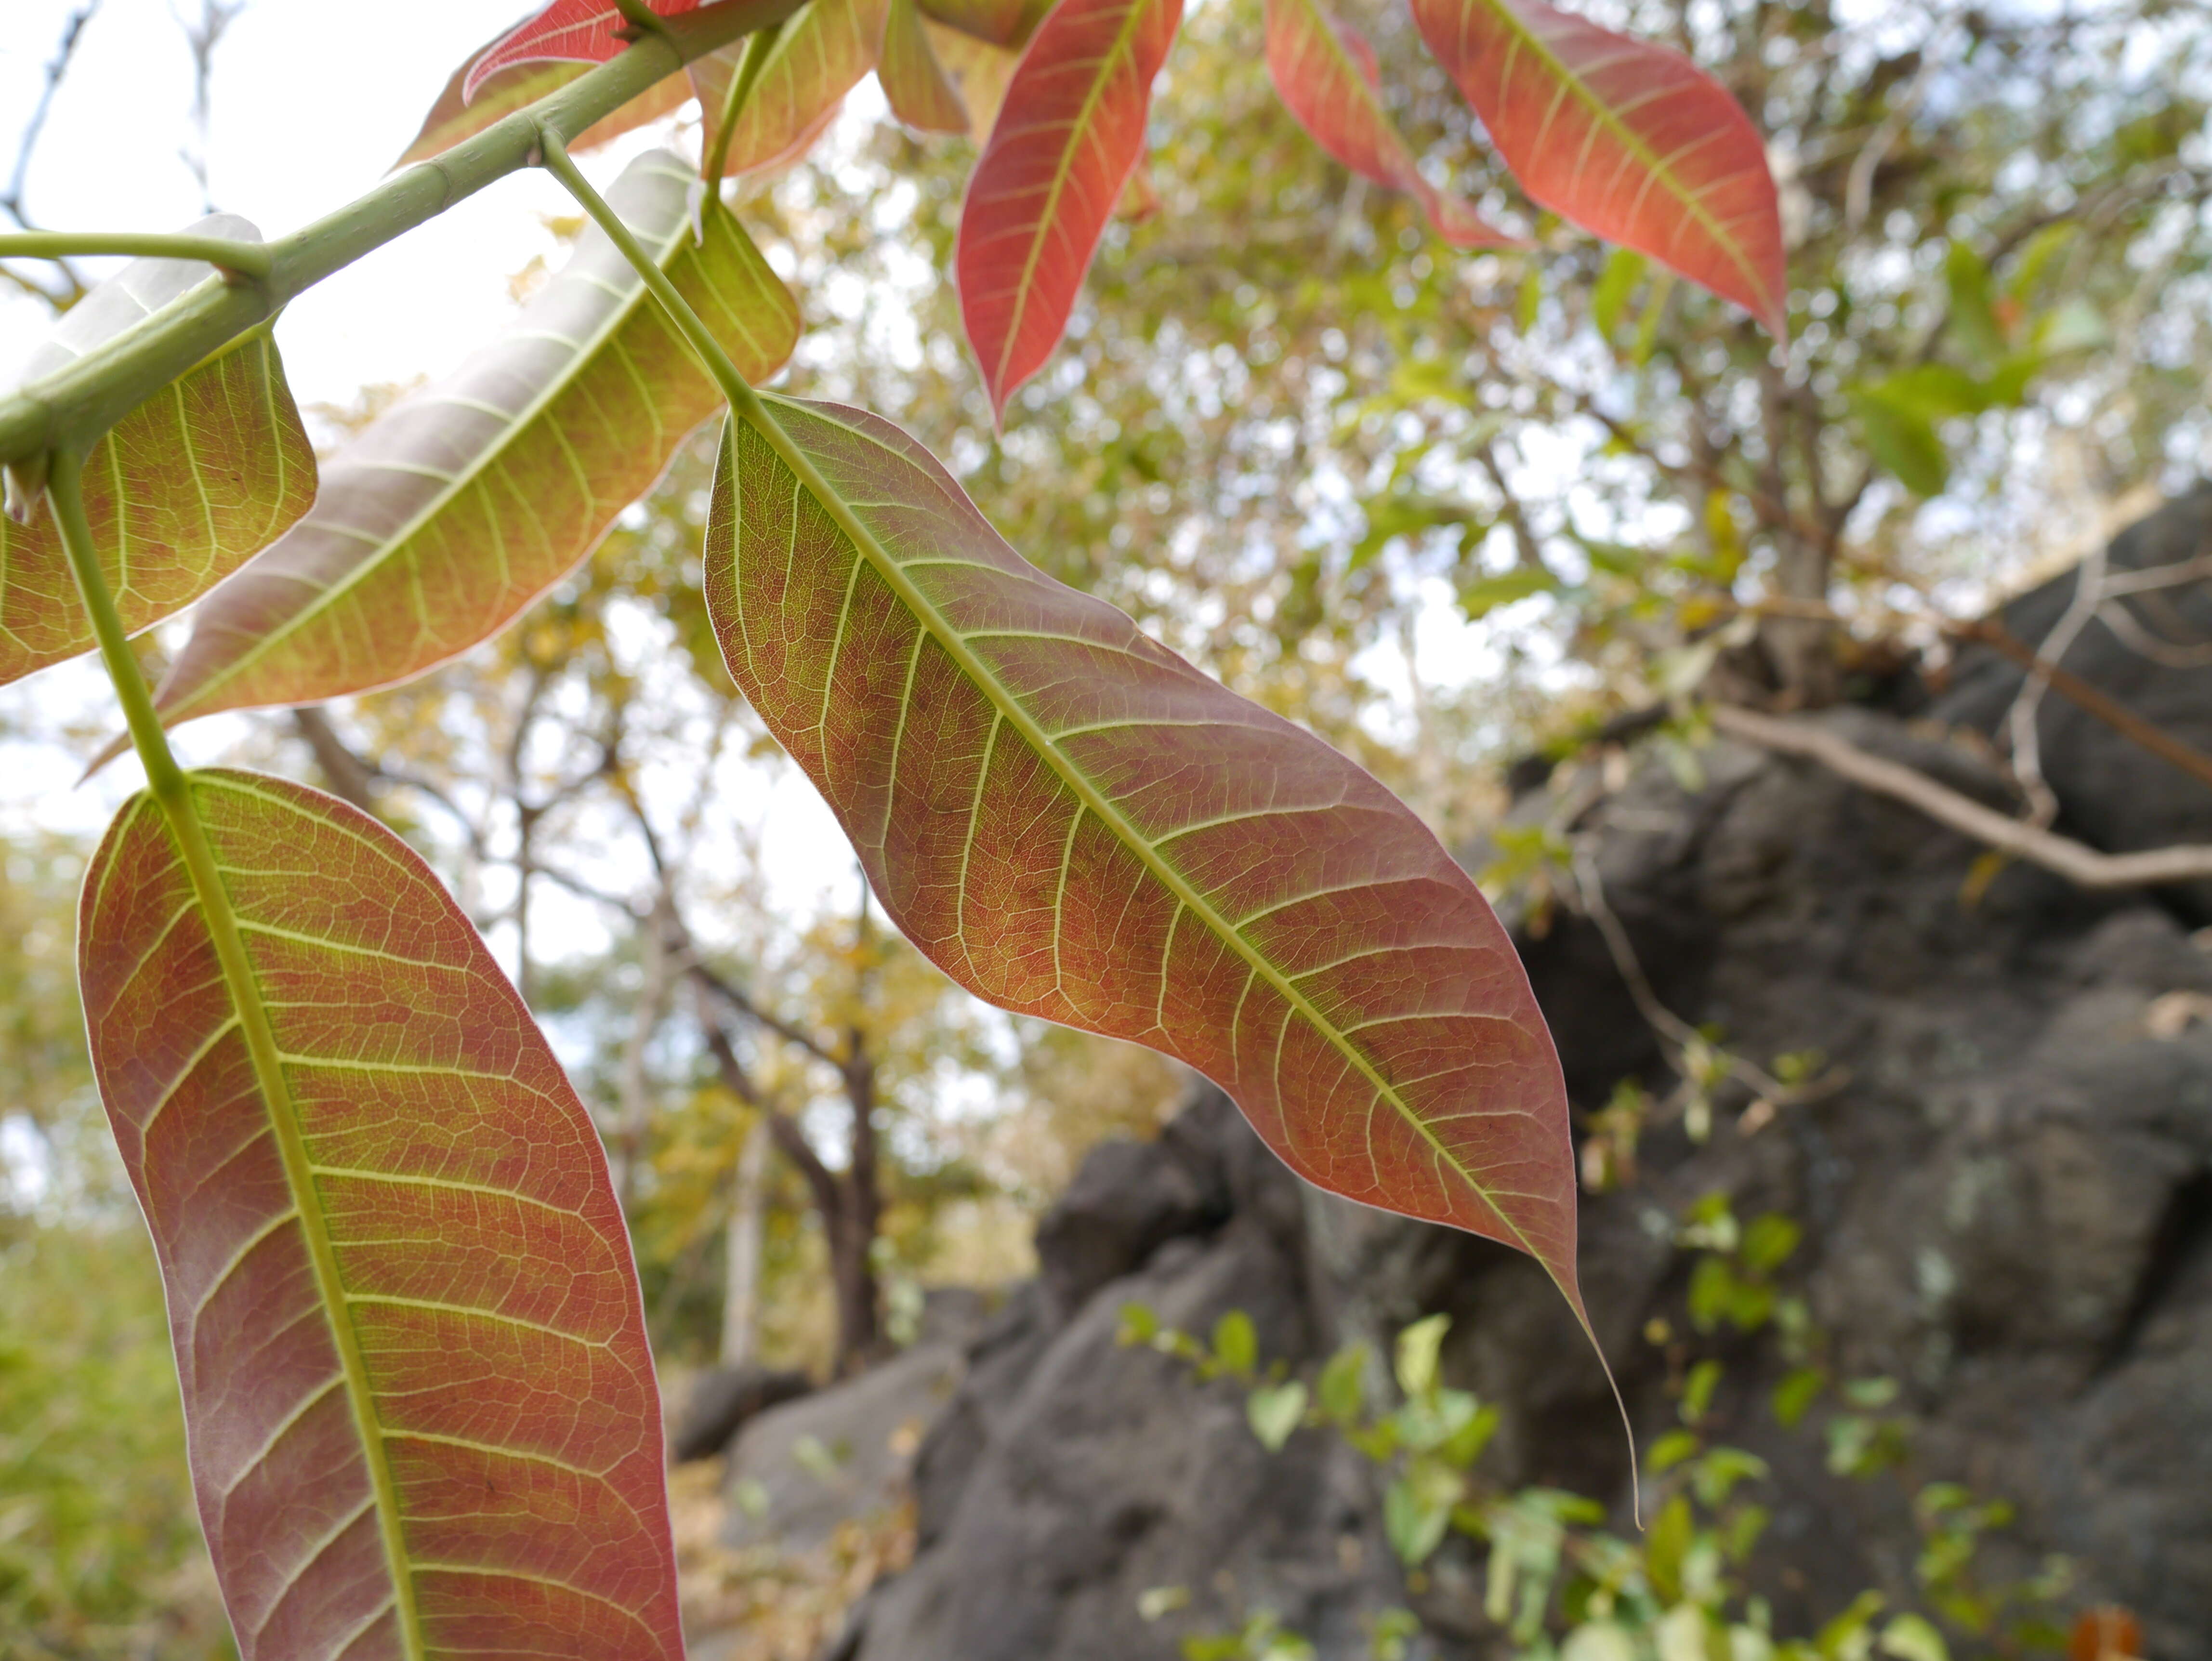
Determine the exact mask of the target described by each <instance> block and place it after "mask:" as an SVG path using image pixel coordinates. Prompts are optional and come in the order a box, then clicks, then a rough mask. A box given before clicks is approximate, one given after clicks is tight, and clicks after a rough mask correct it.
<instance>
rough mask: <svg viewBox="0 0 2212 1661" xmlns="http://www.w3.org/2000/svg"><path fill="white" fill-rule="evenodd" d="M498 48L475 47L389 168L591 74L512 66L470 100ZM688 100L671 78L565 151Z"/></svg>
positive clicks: (596, 142) (598, 141)
mask: <svg viewBox="0 0 2212 1661" xmlns="http://www.w3.org/2000/svg"><path fill="white" fill-rule="evenodd" d="M500 38H501V40H504V39H505V38H506V37H505V36H503V35H502V36H501V37H500ZM498 44H499V41H498V40H494V41H490V42H489V43H487V44H486V45H484V46H479V47H478V48H477V50H476V51H475V52H471V54H470V55H469V58H468V60H467V61H466V62H465V63H464V64H462V65H461V66H460V68H459V69H457V70H454V71H453V76H452V78H451V79H450V80H448V81H447V82H446V88H445V90H444V91H443V92H441V93H440V94H438V100H437V102H435V104H433V105H431V106H430V113H429V114H428V115H426V116H425V117H423V118H422V131H420V132H418V133H416V135H415V142H414V143H411V144H410V145H409V146H408V147H407V151H406V154H405V155H402V156H401V157H400V158H399V159H398V161H395V162H393V163H392V166H393V167H405V166H407V165H408V163H410V162H411V161H428V160H429V159H430V158H431V157H432V156H434V155H442V154H443V153H444V152H446V151H447V150H449V149H453V146H454V145H456V144H458V143H460V142H461V141H462V140H463V139H465V138H473V137H476V135H477V134H478V133H480V132H482V131H483V130H484V129H485V128H486V127H489V126H490V125H492V124H493V123H494V122H496V121H502V120H504V119H507V117H508V116H510V115H513V113H515V112H516V111H517V110H520V109H525V108H527V107H528V106H530V105H532V104H535V103H536V102H537V101H538V100H539V99H541V98H544V97H545V96H546V95H547V94H550V93H555V92H558V91H559V90H560V89H561V88H562V87H565V86H567V85H568V83H569V82H571V81H574V79H575V78H576V77H577V76H580V75H586V74H588V73H590V70H589V68H588V67H587V66H586V65H585V64H574V63H564V62H561V61H558V60H555V59H546V60H543V61H539V62H533V63H529V64H512V65H510V66H509V67H508V68H507V69H503V70H495V71H494V72H493V73H492V74H491V75H489V76H487V77H485V79H484V81H483V83H482V84H480V85H479V86H478V87H477V89H476V92H475V94H473V96H471V95H470V94H469V93H468V89H467V88H468V77H469V72H470V71H471V70H473V69H474V68H475V67H476V65H477V62H478V60H480V59H481V58H483V56H484V54H485V53H486V52H489V51H490V50H491V49H492V47H493V46H497V45H498ZM725 50H727V48H725ZM690 96H691V91H690V88H689V87H688V86H687V85H686V84H685V83H684V77H683V76H680V75H671V76H668V77H667V78H666V79H665V80H663V81H661V82H659V83H658V84H657V85H656V86H654V87H653V88H652V89H651V90H650V91H648V92H646V93H644V94H641V95H640V96H638V97H636V98H633V99H631V100H630V101H629V103H627V104H625V105H623V106H622V107H621V108H620V109H618V110H617V111H616V112H615V113H613V114H612V115H611V116H609V117H607V119H605V120H604V121H601V122H598V123H596V124H594V125H592V126H590V127H587V128H586V129H585V130H584V131H582V132H581V133H580V134H578V135H577V136H576V137H575V138H574V140H572V141H571V142H570V143H569V145H568V149H569V151H570V153H571V154H577V153H580V152H582V151H585V150H590V149H597V148H598V147H599V146H600V145H602V144H606V143H612V142H613V141H614V140H615V139H617V138H619V137H622V136H623V134H624V133H626V132H631V131H635V130H636V129H637V128H639V127H641V126H643V125H645V124H646V123H647V122H648V121H657V120H659V119H660V118H661V117H662V116H664V115H673V114H674V113H676V112H677V111H678V110H679V109H681V108H683V107H684V100H687V99H688V98H690Z"/></svg>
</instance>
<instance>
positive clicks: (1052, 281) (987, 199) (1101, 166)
mask: <svg viewBox="0 0 2212 1661" xmlns="http://www.w3.org/2000/svg"><path fill="white" fill-rule="evenodd" d="M1181 21H1182V0H1060V5H1059V6H1057V7H1055V8H1054V10H1053V12H1052V14H1051V15H1049V16H1048V17H1047V18H1046V19H1045V21H1044V24H1043V26H1042V27H1040V28H1039V29H1038V30H1037V32H1036V37H1035V38H1034V39H1033V40H1030V46H1029V50H1028V51H1027V52H1024V54H1023V56H1022V61H1021V64H1020V66H1019V67H1018V68H1017V69H1016V70H1014V78H1013V80H1012V82H1011V83H1010V84H1009V85H1008V86H1007V88H1006V102H1005V103H1004V104H1003V105H1001V106H1000V110H999V120H998V125H996V126H994V127H993V128H992V130H991V142H990V143H988V144H987V145H986V146H985V147H984V149H983V155H982V157H981V160H979V161H977V162H976V164H975V176H974V177H973V178H972V179H969V183H968V200H967V202H966V204H964V205H963V208H962V209H961V213H960V239H959V249H958V254H957V266H958V271H959V281H960V313H961V317H962V319H963V321H964V322H965V323H966V325H967V328H968V341H969V345H970V346H972V347H973V348H974V349H975V358H976V362H977V363H978V364H979V365H980V366H981V368H982V371H983V385H984V387H985V389H986V390H987V392H989V393H990V395H991V407H992V409H993V410H994V411H996V412H998V413H999V414H1000V415H1001V416H1003V415H1004V413H1005V411H1006V400H1007V399H1010V398H1012V396H1013V394H1014V391H1015V389H1016V388H1017V387H1018V386H1020V385H1021V384H1022V382H1024V380H1028V379H1029V378H1030V376H1031V375H1032V374H1036V371H1037V370H1038V369H1039V368H1042V365H1043V363H1044V361H1045V360H1046V359H1047V358H1048V357H1050V356H1052V351H1053V348H1054V346H1056V345H1058V344H1059V343H1060V332H1061V331H1062V330H1063V329H1065V328H1066V326H1067V314H1068V313H1069V311H1070V310H1071V309H1072V308H1073V307H1074V304H1075V296H1076V295H1077V293H1078V292H1079V290H1080V289H1082V287H1083V277H1084V273H1085V271H1088V270H1089V269H1090V267H1091V255H1092V254H1093V253H1095V252H1097V248H1098V238H1099V236H1100V234H1102V233H1103V231H1104V230H1105V228H1106V222H1107V220H1108V219H1109V217H1110V216H1112V214H1113V212H1114V204H1115V203H1116V202H1118V201H1119V200H1120V199H1121V186H1122V184H1123V182H1124V181H1125V180H1127V178H1128V177H1129V173H1130V171H1131V170H1132V169H1133V167H1135V166H1136V165H1137V161H1138V159H1139V157H1140V156H1142V155H1143V154H1144V150H1145V120H1146V114H1147V113H1149V112H1150V110H1151V108H1152V81H1153V78H1154V77H1155V76H1158V73H1159V70H1160V65H1161V64H1164V62H1165V61H1166V60H1167V55H1168V47H1169V46H1170V45H1171V44H1172V43H1173V42H1174V40H1175V33H1176V26H1177V24H1179V23H1180V22H1181Z"/></svg>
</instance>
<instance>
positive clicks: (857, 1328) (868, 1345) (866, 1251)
mask: <svg viewBox="0 0 2212 1661" xmlns="http://www.w3.org/2000/svg"><path fill="white" fill-rule="evenodd" d="M850 1042H851V1046H852V1049H851V1053H852V1055H853V1057H854V1059H853V1060H852V1061H850V1062H848V1063H847V1064H846V1067H845V1097H846V1099H847V1100H848V1102H850V1103H851V1104H852V1109H853V1159H852V1164H851V1165H850V1166H849V1167H848V1169H847V1171H846V1173H845V1181H844V1183H843V1187H844V1189H845V1193H844V1203H843V1204H842V1206H841V1207H839V1208H838V1209H839V1213H840V1214H839V1216H838V1217H837V1219H836V1227H835V1228H834V1229H833V1231H832V1232H831V1234H830V1238H829V1270H830V1275H831V1278H832V1281H833V1282H834V1284H835V1285H836V1293H837V1376H838V1377H839V1378H849V1377H850V1376H851V1375H852V1374H854V1373H855V1372H859V1371H860V1369H861V1368H863V1367H865V1366H867V1365H868V1363H869V1362H871V1361H872V1360H875V1359H876V1357H877V1355H878V1353H879V1351H880V1350H881V1348H882V1344H883V1320H882V1310H883V1296H882V1291H881V1288H880V1287H878V1285H877V1283H876V1233H877V1230H878V1227H879V1226H881V1224H882V1220H883V1209H884V1202H883V1193H882V1188H881V1178H880V1176H879V1174H878V1159H877V1154H876V1067H875V1063H874V1062H872V1061H871V1060H870V1059H869V1057H868V1055H867V1052H866V1050H864V1049H862V1048H861V1044H862V1035H861V1034H860V1031H859V1030H858V1029H857V1028H855V1029H854V1031H853V1032H852V1033H851V1034H850Z"/></svg>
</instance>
